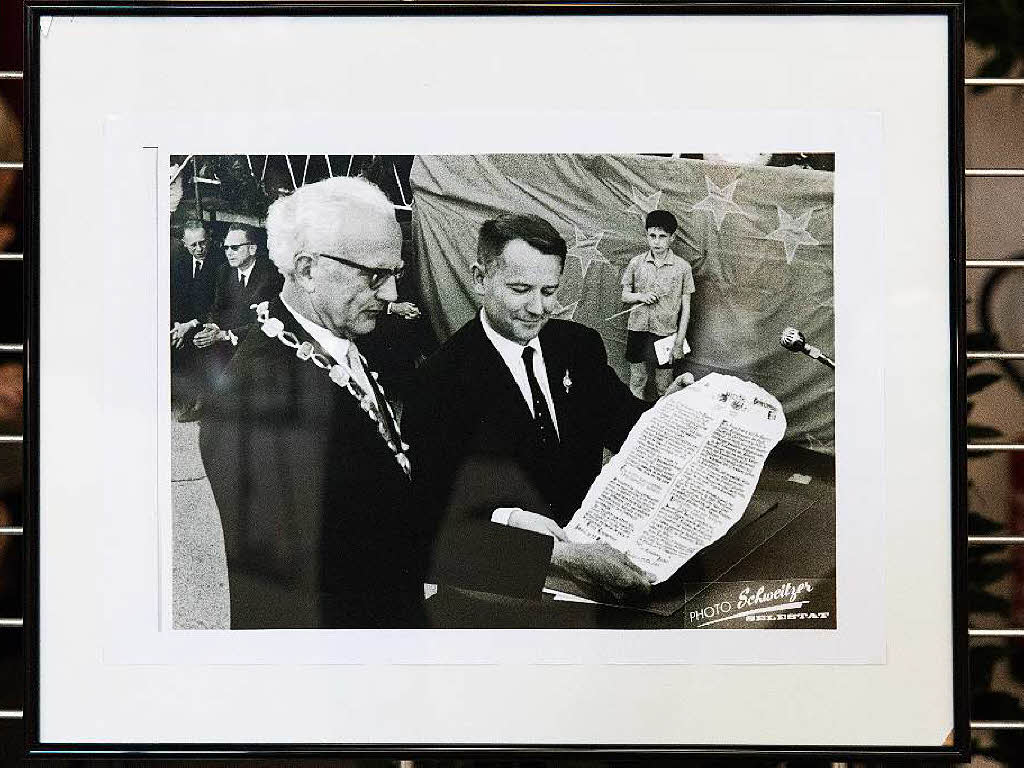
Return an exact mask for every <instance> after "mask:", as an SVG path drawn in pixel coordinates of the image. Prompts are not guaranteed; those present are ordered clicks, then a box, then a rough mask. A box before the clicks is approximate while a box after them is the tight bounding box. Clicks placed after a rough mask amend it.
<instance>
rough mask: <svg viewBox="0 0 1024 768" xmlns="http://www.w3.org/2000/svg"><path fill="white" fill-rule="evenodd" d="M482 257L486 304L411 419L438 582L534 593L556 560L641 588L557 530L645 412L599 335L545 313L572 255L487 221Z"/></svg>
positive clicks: (597, 552) (587, 577)
mask: <svg viewBox="0 0 1024 768" xmlns="http://www.w3.org/2000/svg"><path fill="white" fill-rule="evenodd" d="M477 253H478V259H477V262H476V263H475V264H473V267H472V270H473V288H474V290H475V291H476V293H477V295H478V296H479V297H480V300H481V303H482V305H483V306H482V309H481V311H480V313H479V314H478V315H477V317H476V318H474V319H473V320H471V321H470V322H469V323H467V324H466V325H465V326H463V327H462V328H461V329H460V330H459V331H457V332H456V333H455V334H454V335H453V336H452V337H451V338H450V339H449V340H448V342H447V343H446V344H445V345H444V346H443V347H442V348H441V350H440V351H439V352H438V353H437V354H435V355H434V356H433V357H432V358H430V359H429V360H428V361H427V362H426V363H424V365H423V366H422V368H421V369H420V376H419V383H418V386H416V387H414V388H413V391H414V396H413V398H412V401H411V402H410V403H409V405H408V406H407V409H406V416H405V431H406V435H407V439H408V440H409V442H410V443H411V444H412V446H413V449H412V450H413V463H414V465H415V466H416V473H415V481H416V484H417V487H418V490H419V493H420V497H421V499H423V501H424V503H425V504H426V505H427V506H428V507H431V508H433V509H435V510H438V511H439V514H440V516H441V519H442V521H443V524H442V526H441V533H440V534H439V537H438V541H437V544H436V547H435V567H436V570H437V571H438V579H439V580H445V579H448V580H451V581H457V582H461V584H462V585H463V586H468V587H471V588H477V589H483V590H489V591H503V592H508V593H512V594H518V595H531V594H533V595H539V593H540V588H541V586H542V585H543V582H544V577H545V575H546V573H547V570H548V567H549V566H550V567H551V568H553V569H555V570H556V571H560V572H563V573H566V574H568V575H570V576H571V577H573V578H576V579H579V580H582V581H585V582H590V583H595V584H598V585H600V586H603V587H604V588H605V589H607V590H608V591H610V592H612V593H613V594H614V595H616V596H620V597H621V596H623V595H628V594H637V593H639V594H642V593H645V592H646V591H647V590H649V588H650V580H649V578H648V576H647V575H646V574H644V573H643V572H642V571H641V570H640V569H639V568H637V567H636V566H635V565H633V563H631V562H630V561H629V560H628V559H627V558H626V557H625V556H624V555H622V554H621V553H619V552H617V551H615V550H613V549H611V548H610V547H608V546H607V545H605V544H601V543H575V542H571V541H569V540H568V539H567V538H566V536H565V533H564V531H563V530H562V528H561V526H563V525H565V524H566V523H567V522H568V521H569V519H570V518H571V517H572V514H573V513H574V512H575V510H576V509H577V508H578V507H579V504H580V502H581V501H582V500H583V496H584V495H585V494H586V491H587V489H588V488H589V487H590V484H591V483H592V482H593V480H594V478H595V477H596V476H597V474H598V472H599V471H600V469H601V461H602V452H603V449H604V448H605V447H607V448H610V449H612V450H618V449H619V448H620V447H621V445H622V442H623V440H624V439H625V438H626V435H627V434H628V433H629V430H630V429H631V428H632V426H633V424H635V423H636V420H637V419H638V418H639V417H640V415H641V414H642V413H643V412H644V410H645V409H646V408H647V407H649V406H648V404H646V403H644V402H643V401H642V400H639V399H637V398H635V397H633V396H632V395H631V394H630V392H629V389H628V388H627V387H626V386H625V385H624V384H623V383H622V382H621V381H620V380H619V378H618V376H617V375H616V374H615V372H614V371H613V370H612V369H611V368H610V367H609V366H608V362H607V354H606V352H605V349H604V343H603V342H602V340H601V337H600V336H599V335H598V334H597V333H596V332H595V331H593V330H591V329H589V328H587V327H585V326H582V325H578V324H576V323H571V322H566V321H562V320H553V319H551V315H552V314H553V313H554V312H555V311H556V309H557V308H558V301H557V299H556V297H555V293H556V291H557V290H558V283H559V280H560V279H561V276H562V268H563V266H564V261H565V254H566V245H565V241H564V240H563V239H562V237H561V236H560V235H559V234H558V232H557V231H556V230H555V229H554V227H552V226H551V225H550V224H549V223H548V222H546V221H544V220H543V219H541V218H539V217H537V216H531V215H505V216H501V217H499V218H497V219H493V220H491V221H487V222H485V223H484V225H483V226H482V227H481V230H480V240H479V245H478V250H477ZM678 388H679V385H674V386H673V389H672V391H675V390H676V389H678Z"/></svg>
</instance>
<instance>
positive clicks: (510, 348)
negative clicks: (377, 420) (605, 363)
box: [480, 309, 561, 436]
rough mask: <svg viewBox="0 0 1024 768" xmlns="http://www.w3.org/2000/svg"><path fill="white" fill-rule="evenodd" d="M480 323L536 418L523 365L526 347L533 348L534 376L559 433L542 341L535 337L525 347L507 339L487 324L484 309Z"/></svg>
mask: <svg viewBox="0 0 1024 768" xmlns="http://www.w3.org/2000/svg"><path fill="white" fill-rule="evenodd" d="M480 322H481V323H482V324H483V326H484V334H486V336H487V338H488V339H489V340H490V342H491V344H493V345H494V348H495V349H496V350H498V354H499V355H501V359H502V360H504V361H505V365H506V366H508V370H509V373H511V374H512V378H513V379H515V380H516V384H517V385H518V386H519V391H520V392H522V394H523V399H524V400H525V401H526V405H527V407H528V408H529V409H530V413H533V415H534V417H536V416H537V414H536V413H534V410H533V393H532V392H531V391H530V380H529V379H528V378H527V377H526V365H525V364H524V363H523V349H524V347H533V349H534V355H533V375H534V376H536V377H537V383H538V384H539V385H540V391H541V392H542V393H543V394H544V399H545V400H547V403H548V412H549V413H550V414H551V421H553V422H554V423H555V432H558V414H557V413H555V401H554V400H552V399H551V385H550V384H549V383H548V369H547V368H546V367H545V365H544V350H542V349H541V348H540V339H539V338H538V337H536V336H534V337H533V338H532V339H530V341H529V343H528V344H525V345H523V344H520V343H518V342H515V341H512V340H511V339H506V338H505V337H504V336H502V335H501V334H500V333H498V332H497V331H496V330H494V329H493V328H492V327H491V324H490V323H489V322H487V313H486V312H485V311H484V310H483V309H481V310H480ZM559 436H561V433H560V432H559Z"/></svg>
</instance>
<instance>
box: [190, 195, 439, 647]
mask: <svg viewBox="0 0 1024 768" xmlns="http://www.w3.org/2000/svg"><path fill="white" fill-rule="evenodd" d="M267 248H268V251H269V253H270V258H271V259H272V260H273V263H274V265H275V266H276V267H277V269H278V270H279V271H280V272H281V274H282V275H283V276H284V287H283V289H282V290H281V292H280V295H279V296H275V297H274V298H273V299H271V300H269V301H266V302H262V303H259V304H258V305H257V306H256V307H255V308H254V310H253V317H254V319H255V320H256V322H257V323H258V324H259V327H258V328H252V329H251V330H250V331H249V333H248V335H247V336H246V338H245V339H244V340H243V341H242V342H241V343H240V345H239V347H238V351H237V353H236V354H235V356H234V358H233V359H232V361H231V364H230V366H229V367H228V370H227V372H226V374H225V376H224V377H223V379H222V381H221V384H220V388H219V392H218V395H217V397H216V398H215V399H214V401H213V402H212V403H211V404H210V408H209V409H208V412H207V413H206V414H205V415H204V417H203V421H202V425H201V429H200V449H201V452H202V457H203V463H204V465H205V467H206V471H207V475H208V476H209V479H210V484H211V486H212V489H213V494H214V497H215V499H216V502H217V506H218V509H219V511H220V516H221V523H222V527H223V531H224V543H225V551H226V554H227V565H228V574H229V588H230V602H231V627H232V629H242V628H289V627H321V628H345V627H347V628H372V627H414V626H421V625H422V624H423V623H424V612H423V574H424V572H425V570H426V559H427V552H426V550H427V543H428V542H429V539H430V536H429V533H430V531H429V527H430V526H429V524H428V523H427V521H426V520H425V519H424V517H423V516H422V515H420V514H418V512H417V510H415V509H414V508H413V506H412V504H411V492H410V476H411V472H412V468H411V467H410V464H409V460H408V458H407V455H406V451H407V450H408V446H407V445H406V444H405V443H404V442H403V440H402V435H401V432H400V431H399V426H398V424H397V422H396V419H395V416H394V411H393V409H392V404H391V403H390V402H389V399H388V394H389V393H388V387H387V384H386V382H384V381H383V380H378V378H379V377H378V375H377V374H376V373H375V372H374V370H373V366H372V365H371V364H370V362H368V361H367V360H366V359H365V358H364V357H363V356H362V354H361V353H360V351H359V348H358V346H357V344H358V341H359V339H360V338H361V337H363V336H365V335H366V334H368V333H369V332H370V331H372V330H373V329H374V327H375V326H376V324H377V321H378V318H379V317H380V316H381V314H382V313H384V312H386V311H387V306H388V303H389V302H393V301H395V300H396V299H397V287H396V281H397V279H398V278H399V277H400V276H401V273H402V267H403V263H402V255H401V254H402V237H401V231H400V229H399V226H398V222H397V221H396V220H395V215H394V209H393V206H392V205H391V203H390V202H389V201H388V199H387V198H386V197H385V196H384V194H383V193H382V192H381V191H380V190H379V189H378V188H377V187H375V186H373V185H372V184H370V183H369V182H367V181H365V180H363V179H357V178H334V179H327V180H325V181H322V182H318V183H316V184H310V185H307V186H304V187H300V188H299V189H298V190H297V191H296V192H295V193H294V194H292V195H291V196H289V197H285V198H281V199H280V200H278V201H277V202H275V203H274V204H273V205H272V206H271V208H270V211H269V214H268V218H267Z"/></svg>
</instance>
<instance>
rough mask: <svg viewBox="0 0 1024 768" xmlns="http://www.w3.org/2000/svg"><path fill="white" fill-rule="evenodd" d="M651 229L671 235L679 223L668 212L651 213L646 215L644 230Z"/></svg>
mask: <svg viewBox="0 0 1024 768" xmlns="http://www.w3.org/2000/svg"><path fill="white" fill-rule="evenodd" d="M651 227H657V228H658V229H663V230H665V231H666V232H668V233H669V234H670V235H671V234H672V233H673V232H675V231H676V230H677V229H678V228H679V222H678V221H676V217H675V216H673V215H672V214H671V213H669V212H668V211H651V212H650V213H648V214H647V218H646V219H644V229H650V228H651Z"/></svg>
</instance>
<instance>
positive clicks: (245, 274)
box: [235, 259, 319, 341]
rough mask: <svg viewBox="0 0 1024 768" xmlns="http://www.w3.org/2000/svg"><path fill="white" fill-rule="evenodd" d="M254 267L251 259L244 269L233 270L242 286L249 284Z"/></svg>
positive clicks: (254, 260) (254, 262) (254, 263)
mask: <svg viewBox="0 0 1024 768" xmlns="http://www.w3.org/2000/svg"><path fill="white" fill-rule="evenodd" d="M255 266H256V259H253V260H252V264H250V265H249V266H248V267H246V268H245V269H236V270H235V271H236V272H238V279H239V280H242V278H245V280H244V281H243V282H242V285H248V284H249V275H251V274H252V268H253V267H255ZM290 309H291V307H289V310H290ZM292 314H293V315H294V314H295V313H294V312H292ZM318 341H319V339H318Z"/></svg>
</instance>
